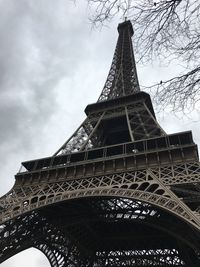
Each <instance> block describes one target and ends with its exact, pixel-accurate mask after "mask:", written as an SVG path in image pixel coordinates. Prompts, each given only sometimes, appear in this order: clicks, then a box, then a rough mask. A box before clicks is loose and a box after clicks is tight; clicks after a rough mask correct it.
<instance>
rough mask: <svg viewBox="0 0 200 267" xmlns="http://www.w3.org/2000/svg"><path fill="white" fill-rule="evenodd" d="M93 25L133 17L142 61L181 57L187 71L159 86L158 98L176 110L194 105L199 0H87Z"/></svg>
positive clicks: (198, 66) (199, 35)
mask: <svg viewBox="0 0 200 267" xmlns="http://www.w3.org/2000/svg"><path fill="white" fill-rule="evenodd" d="M88 2H89V4H90V5H92V6H93V8H94V9H95V12H94V13H93V14H92V15H91V21H92V23H93V24H94V25H96V26H98V25H102V24H105V23H106V22H109V21H110V20H112V19H113V18H114V17H115V16H116V15H120V16H121V17H125V16H126V17H127V18H128V19H130V20H132V22H133V27H134V31H135V35H134V42H135V45H134V47H135V52H136V54H137V57H138V58H139V61H142V62H143V63H145V62H149V61H150V60H153V59H155V58H156V59H157V58H160V59H162V58H168V59H169V61H170V60H172V59H174V58H176V59H177V58H178V59H179V60H180V61H182V62H183V64H184V65H185V68H186V69H187V71H186V73H184V74H182V75H178V76H177V77H174V78H172V79H170V80H168V81H165V82H163V83H162V84H159V85H158V84H157V85H156V93H157V95H156V101H157V102H158V103H163V105H164V106H165V105H167V104H170V105H171V107H173V110H179V109H182V110H184V109H186V108H188V107H189V106H190V107H191V106H192V107H194V105H195V103H196V102H197V101H199V98H198V90H199V89H198V87H200V79H199V78H200V71H199V69H200V63H199V58H200V33H199V28H200V1H199V0H160V1H159V0H157V1H156V0H154V1H152V0H88Z"/></svg>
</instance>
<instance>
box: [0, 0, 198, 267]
mask: <svg viewBox="0 0 200 267" xmlns="http://www.w3.org/2000/svg"><path fill="white" fill-rule="evenodd" d="M91 12H92V10H91V9H89V8H88V7H87V3H86V1H85V0H82V1H81V0H77V2H76V5H75V4H74V3H73V2H72V1H70V0H57V1H55V0H38V1H36V0H6V1H5V0H0V151H1V154H0V195H3V194H5V193H6V192H7V191H8V190H9V189H10V188H11V187H12V186H13V184H14V174H15V173H16V172H17V171H18V170H19V167H20V162H22V161H25V160H29V159H34V158H40V157H45V156H50V155H52V154H53V153H54V152H55V151H56V150H57V149H58V148H59V147H60V146H61V145H62V144H63V143H64V141H65V140H66V139H67V138H68V137H69V135H71V134H72V132H73V131H74V130H75V129H76V128H77V127H78V126H79V124H80V123H81V122H82V120H83V119H84V117H85V115H84V112H83V110H84V108H85V106H86V105H87V104H88V103H92V102H95V101H96V100H97V98H98V96H99V94H100V92H101V90H102V88H103V85H104V82H105V79H106V75H107V74H108V71H109V67H110V64H111V60H112V56H113V52H114V48H115V45H116V40H117V36H118V33H117V30H116V27H117V24H118V22H120V20H119V19H116V20H114V21H113V22H112V23H111V24H109V27H104V28H103V29H92V27H91V24H90V23H89V20H88V14H89V13H91ZM180 65H181V63H180V64H179V65H177V63H176V64H174V65H171V66H166V64H165V63H162V64H161V63H159V62H154V63H150V64H149V65H148V66H145V67H144V66H138V75H139V79H140V84H141V85H149V84H151V83H153V82H158V81H160V80H165V79H166V78H168V77H170V76H171V75H173V74H174V73H175V72H176V71H177V68H179V67H180ZM177 66H178V67H177ZM157 117H158V120H159V122H160V123H161V125H162V126H163V128H164V129H165V130H166V131H167V133H173V132H178V131H183V130H190V129H192V130H193V135H194V140H195V141H196V142H197V143H200V137H199V135H200V131H199V113H198V112H197V111H194V112H193V113H192V114H189V117H188V116H183V115H181V114H178V116H177V115H176V116H175V115H173V114H171V113H169V112H167V110H166V111H165V112H163V113H159V114H158V115H157ZM1 266H2V267H18V266H20V267H25V266H29V267H38V266H40V267H47V266H49V263H48V262H47V259H46V258H45V257H44V256H43V255H42V254H41V253H40V252H39V251H37V250H36V249H29V250H27V251H25V252H22V253H20V254H18V255H16V256H14V257H13V258H11V259H9V260H7V261H6V262H4V263H3V264H2V265H1Z"/></svg>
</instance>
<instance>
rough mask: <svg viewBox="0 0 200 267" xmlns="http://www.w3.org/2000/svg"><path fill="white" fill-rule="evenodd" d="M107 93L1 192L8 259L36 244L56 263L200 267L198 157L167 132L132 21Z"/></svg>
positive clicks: (124, 28) (0, 222) (0, 242)
mask: <svg viewBox="0 0 200 267" xmlns="http://www.w3.org/2000/svg"><path fill="white" fill-rule="evenodd" d="M118 32H119V38H118V41H117V46H116V50H115V54H114V58H113V62H112V64H111V69H110V71H109V75H108V78H107V81H106V83H105V86H104V88H103V91H102V93H101V95H100V97H99V99H98V102H97V103H95V104H91V105H88V106H87V107H86V109H85V112H86V115H87V118H86V119H85V121H84V122H83V123H82V124H81V125H80V127H79V128H78V129H77V130H76V131H75V132H74V134H73V135H72V136H71V137H70V138H69V139H68V140H67V141H66V142H65V143H64V144H63V145H62V146H61V148H60V149H59V150H58V151H57V152H56V153H55V154H54V155H53V156H51V157H48V158H42V159H36V160H32V161H26V162H23V163H22V167H23V168H22V170H21V171H20V172H19V173H17V174H16V176H15V178H16V182H15V185H14V186H13V188H12V189H11V190H10V191H9V192H8V193H7V194H6V195H4V196H3V197H1V198H0V263H1V262H3V261H5V260H6V259H8V258H10V257H12V256H13V255H15V254H17V253H19V252H20V251H23V250H25V249H27V248H30V247H35V248H37V249H39V250H40V251H42V252H43V253H44V254H45V255H46V257H47V258H48V260H49V262H50V265H51V266H52V267H67V266H70V267H104V266H108V267H114V266H115V267H117V266H120V267H121V266H126V267H129V266H130V267H131V266H132V267H133V266H134V267H142V266H143V267H144V266H147V267H150V266H156V267H160V266H165V267H169V266H171V267H173V266H176V267H182V266H185V267H199V266H200V175H199V174H200V163H199V157H198V151H197V146H196V144H195V143H194V141H193V138H192V133H191V132H182V133H175V134H171V135H168V134H166V133H165V131H164V130H163V129H162V128H161V126H160V125H159V123H158V122H157V120H156V116H155V113H154V110H153V106H152V103H151V99H150V96H149V95H148V94H147V93H144V92H141V91H140V88H139V82H138V78H137V71H136V66H135V59H134V54H133V48H132V42H131V37H132V35H133V29H132V25H131V23H130V21H126V22H124V23H121V24H119V26H118Z"/></svg>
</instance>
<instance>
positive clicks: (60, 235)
mask: <svg viewBox="0 0 200 267" xmlns="http://www.w3.org/2000/svg"><path fill="white" fill-rule="evenodd" d="M67 203H69V204H67ZM73 203H74V204H73ZM138 211H140V212H138ZM53 214H54V216H52V215H53ZM55 215H56V216H55ZM77 215H78V217H77ZM41 218H43V219H42V220H41ZM167 220H169V221H167ZM155 222H156V224H155ZM99 223H100V224H99ZM102 223H103V224H104V225H105V226H106V225H107V227H109V228H108V229H114V228H116V224H117V223H118V224H119V227H120V228H119V230H117V229H118V228H116V230H115V231H120V232H122V233H123V232H124V231H126V233H127V237H130V238H131V239H130V242H128V239H127V240H126V239H124V238H125V237H126V234H125V232H124V234H123V235H122V237H123V238H122V240H121V241H120V238H121V237H120V235H119V236H118V238H119V241H118V242H117V243H116V242H114V243H110V241H107V238H110V237H109V235H110V234H111V231H110V230H109V234H108V235H107V233H106V232H105V229H106V228H105V226H103V225H102ZM113 223H114V224H113ZM127 223H128V224H127ZM132 223H136V225H137V224H138V223H139V224H140V223H141V225H146V227H147V228H146V229H149V227H150V225H151V227H153V228H152V230H151V231H153V232H152V236H154V238H152V237H148V235H149V234H148V235H147V236H146V237H145V236H144V237H143V238H144V240H146V241H145V242H144V244H145V247H146V246H148V245H149V246H150V247H151V249H146V248H145V247H144V248H145V249H140V248H139V247H138V248H133V247H132V249H131V250H130V248H131V247H129V246H132V245H131V244H133V240H135V242H134V244H135V245H136V246H137V243H138V242H137V239H135V238H136V236H135V234H133V235H132V237H131V236H130V234H131V231H130V229H135V228H136V229H137V227H136V225H135V224H133V226H131V225H132ZM79 224H80V226H79ZM98 224H99V226H98ZM112 224H113V226H112ZM166 224H167V226H168V230H167V229H166ZM177 224H178V225H179V228H178V229H177V230H176V231H174V229H175V228H176V225H177ZM101 225H102V226H101ZM110 225H111V226H110ZM114 225H115V227H114ZM17 226H18V227H17ZM33 226H34V227H33ZM97 226H98V227H97ZM90 227H92V232H93V231H97V230H98V232H99V233H98V232H97V233H96V234H95V235H94V236H93V239H94V240H97V243H96V245H94V244H93V240H90V235H89V232H85V231H88V230H87V229H88V228H90ZM99 227H100V228H99ZM110 227H111V228H110ZM130 227H131V228H130ZM143 227H144V226H143ZM182 227H183V229H181V228H182ZM154 228H155V230H153V229H154ZM140 229H141V231H146V230H145V227H144V228H143V230H142V228H140ZM156 229H157V230H156ZM166 230H167V231H168V233H167V235H163V236H162V238H163V240H165V239H166V238H167V237H168V235H169V236H171V238H170V239H169V240H168V241H167V243H163V242H158V241H159V239H160V238H161V237H160V234H159V232H160V231H161V232H160V233H162V232H163V231H164V232H165V231H166ZM102 231H103V232H104V235H103V232H102ZM115 231H114V232H113V235H114V236H116V233H115ZM136 231H137V230H136ZM182 231H185V232H186V233H185V235H184V237H182V236H181V233H182ZM191 231H192V229H191V228H190V227H188V226H187V225H186V224H185V225H184V224H180V223H179V220H178V219H173V220H172V219H170V216H168V215H165V214H164V213H163V212H162V211H161V210H160V211H159V210H157V209H155V208H154V207H153V206H151V205H149V204H145V203H144V204H142V203H141V202H137V201H132V200H128V199H120V198H114V199H113V198H111V199H107V198H105V199H103V198H98V199H97V200H95V199H94V198H93V199H91V200H90V199H88V200H87V201H79V200H76V201H75V202H72V204H71V202H66V204H65V203H63V204H62V205H60V204H58V205H57V206H55V209H52V208H47V209H46V208H43V209H40V211H39V213H37V212H31V213H29V215H25V216H21V217H18V218H16V219H15V220H12V221H9V222H7V223H6V224H5V225H4V228H2V229H1V232H0V236H1V237H2V236H3V237H4V244H1V246H2V247H3V248H4V249H1V251H2V252H1V255H0V262H2V261H3V260H5V259H6V258H8V257H10V256H11V255H14V254H16V253H17V252H19V251H21V250H23V249H26V248H28V247H31V246H34V247H36V248H38V249H40V250H41V251H42V252H43V253H44V254H45V255H46V256H47V258H48V259H49V261H50V264H51V266H52V267H63V266H79V267H80V266H123V263H124V262H127V264H128V262H129V263H130V264H132V265H129V264H128V266H148V265H147V263H149V264H150V263H152V264H153V263H154V266H165V265H162V263H163V261H165V259H166V260H167V262H165V263H168V266H178V265H177V264H176V263H180V264H181V263H183V262H187V261H188V260H187V258H186V256H185V255H184V256H183V255H182V254H184V253H189V254H190V258H192V257H194V258H195V260H196V261H198V256H197V255H196V254H195V253H196V252H195V251H196V250H198V246H199V244H198V242H197V240H195V241H194V240H193V237H194V235H195V234H193V233H192V232H191ZM164 232H163V233H164ZM98 235H100V236H98ZM156 235H158V236H157V237H156ZM19 237H20V238H19ZM100 237H101V238H102V239H105V238H106V239H105V241H104V242H106V244H107V248H106V251H109V252H108V254H107V255H106V256H105V253H104V252H103V250H102V248H104V249H105V247H106V246H105V244H102V245H101V238H100ZM141 238H142V236H140V239H141ZM156 238H159V239H158V241H156V240H157V239H156ZM174 238H175V239H174ZM177 238H178V239H177ZM184 238H185V240H184ZM10 239H12V240H16V242H14V243H10ZM132 239H133V240H132ZM167 239H168V238H167ZM173 239H174V240H173ZM108 240H109V239H108ZM110 240H112V239H110ZM123 240H124V241H123ZM147 240H148V242H147ZM150 240H152V241H150ZM153 240H155V242H154V241H153ZM170 240H171V241H170ZM178 240H179V241H178ZM87 241H88V242H87ZM169 241H170V242H169ZM124 242H125V243H124ZM152 242H153V243H152ZM156 242H157V243H156ZM199 242H200V240H199ZM151 243H152V244H154V246H155V245H157V249H156V247H155V248H154V246H152V244H151ZM13 244H14V245H13ZM123 244H124V245H126V246H127V244H129V245H128V247H127V248H126V247H124V248H123ZM161 244H162V246H161V247H159V246H160V245H161ZM110 246H111V247H110ZM141 246H143V245H141ZM165 246H166V248H165ZM195 246H197V247H196V248H195ZM120 247H121V248H120ZM167 247H168V248H167ZM87 248H90V249H89V250H88V251H89V252H87ZM82 249H83V250H82ZM9 250H10V253H9ZM179 250H180V251H179ZM187 251H189V252H187ZM127 253H128V254H129V255H127V256H129V257H126V258H124V259H122V258H123V256H125V255H126V254H127ZM116 255H118V257H115V256H116ZM102 259H105V261H106V262H107V263H106V264H105V261H104V264H105V265H104V264H102V265H101V263H102ZM119 259H120V260H119ZM114 262H115V264H116V265H113V264H114ZM193 263H194V261H193ZM109 264H110V265H109ZM121 264H122V265H121ZM180 266H185V265H184V264H183V265H180ZM193 266H195V265H193ZM197 266H198V265H197Z"/></svg>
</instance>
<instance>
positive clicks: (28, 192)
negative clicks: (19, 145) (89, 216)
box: [1, 165, 200, 229]
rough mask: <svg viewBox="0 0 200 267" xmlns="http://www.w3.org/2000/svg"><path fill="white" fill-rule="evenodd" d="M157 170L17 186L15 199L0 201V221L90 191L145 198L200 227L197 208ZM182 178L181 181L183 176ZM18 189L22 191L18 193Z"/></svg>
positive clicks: (90, 193) (99, 193) (90, 192)
mask: <svg viewBox="0 0 200 267" xmlns="http://www.w3.org/2000/svg"><path fill="white" fill-rule="evenodd" d="M186 166H187V165H185V167H186ZM189 166H190V165H189ZM175 168H176V166H170V167H168V168H166V167H165V168H164V174H165V177H166V173H167V171H166V169H167V170H168V176H167V177H170V176H171V173H172V172H173V173H175V171H174V170H176V169H175ZM177 169H178V170H179V171H180V170H182V175H183V172H184V171H185V168H181V167H180V166H179V167H177ZM170 170H171V172H170ZM193 171H194V168H193ZM169 172H170V173H169ZM159 174H160V173H159V172H158V171H156V169H155V170H154V169H147V170H146V169H145V170H140V171H133V172H123V173H115V174H110V175H104V176H97V177H90V178H84V179H78V180H77V179H76V180H71V181H63V182H53V183H48V184H43V185H33V186H30V185H28V186H27V187H18V188H16V190H14V193H13V196H14V199H15V201H13V197H12V194H11V199H10V200H9V197H8V198H7V200H4V201H2V202H1V203H2V208H4V210H3V211H2V213H1V221H2V222H4V221H6V220H9V219H12V218H13V217H15V216H18V215H21V214H24V213H26V212H28V211H31V210H37V209H38V208H41V207H43V206H46V205H50V204H51V203H57V202H60V201H64V200H67V199H73V198H79V197H87V196H93V195H94V196H99V195H103V196H106V195H108V196H119V197H120V196H124V197H128V198H129V197H130V198H134V199H138V200H141V201H145V202H146V201H147V202H149V203H151V204H154V205H157V206H159V207H162V208H164V209H166V210H168V211H169V212H173V213H174V214H176V215H177V216H180V217H181V218H182V219H184V220H186V221H188V222H190V223H191V224H193V225H194V226H195V227H197V228H198V229H200V216H198V212H197V211H196V212H195V211H192V210H191V209H190V208H189V207H188V206H187V205H186V204H185V203H184V202H182V201H181V199H179V198H178V197H177V196H176V195H175V194H174V193H173V192H172V191H171V190H170V189H168V188H167V187H166V185H167V184H168V183H166V180H165V179H166V178H165V177H163V178H164V179H162V176H161V177H160V176H159ZM178 176H179V175H178ZM186 177H187V176H186ZM181 178H182V179H183V181H184V178H183V177H181ZM179 179H180V178H179ZM192 182H194V181H192ZM198 182H199V177H198ZM21 191H22V192H23V195H21V196H20V192H21ZM17 192H18V193H19V196H18V198H16V197H15V196H16V195H17ZM24 193H25V196H24ZM9 201H11V202H9Z"/></svg>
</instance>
